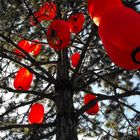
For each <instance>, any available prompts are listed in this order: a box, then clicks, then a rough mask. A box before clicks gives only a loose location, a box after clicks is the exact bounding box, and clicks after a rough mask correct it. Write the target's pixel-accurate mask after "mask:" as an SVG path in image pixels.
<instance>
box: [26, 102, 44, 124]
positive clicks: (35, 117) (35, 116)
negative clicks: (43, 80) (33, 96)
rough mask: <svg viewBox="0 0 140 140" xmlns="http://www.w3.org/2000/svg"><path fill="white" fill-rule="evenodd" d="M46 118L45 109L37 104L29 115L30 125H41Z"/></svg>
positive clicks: (32, 107)
mask: <svg viewBox="0 0 140 140" xmlns="http://www.w3.org/2000/svg"><path fill="white" fill-rule="evenodd" d="M43 118H44V107H43V105H42V104H40V103H35V104H33V105H32V106H31V110H30V112H29V115H28V120H29V122H30V124H34V123H36V124H41V123H42V122H43Z"/></svg>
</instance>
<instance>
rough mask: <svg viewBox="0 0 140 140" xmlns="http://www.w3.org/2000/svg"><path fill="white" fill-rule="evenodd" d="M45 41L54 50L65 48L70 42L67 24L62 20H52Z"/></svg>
mask: <svg viewBox="0 0 140 140" xmlns="http://www.w3.org/2000/svg"><path fill="white" fill-rule="evenodd" d="M46 36H47V40H48V43H49V45H50V46H51V47H52V48H54V49H56V50H62V49H64V48H66V47H67V46H68V44H69V41H70V30H69V25H68V23H67V22H65V21H63V20H54V21H53V22H52V23H51V24H50V26H49V28H48V31H47V34H46Z"/></svg>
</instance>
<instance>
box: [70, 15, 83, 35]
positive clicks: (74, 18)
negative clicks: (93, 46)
mask: <svg viewBox="0 0 140 140" xmlns="http://www.w3.org/2000/svg"><path fill="white" fill-rule="evenodd" d="M68 23H69V26H70V31H71V32H73V33H78V32H80V31H81V30H82V26H83V24H84V14H83V13H76V14H74V15H71V16H70V17H69V19H68Z"/></svg>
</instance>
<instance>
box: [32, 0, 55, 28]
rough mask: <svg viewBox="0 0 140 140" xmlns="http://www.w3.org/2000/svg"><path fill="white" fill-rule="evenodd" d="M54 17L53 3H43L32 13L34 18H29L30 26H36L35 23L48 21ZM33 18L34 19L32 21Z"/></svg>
mask: <svg viewBox="0 0 140 140" xmlns="http://www.w3.org/2000/svg"><path fill="white" fill-rule="evenodd" d="M55 16H56V5H55V4H54V3H53V2H45V3H44V4H43V6H41V7H40V9H39V10H38V11H37V12H35V13H34V17H33V16H31V17H30V24H31V25H32V26H35V25H36V21H37V22H41V21H45V20H46V21H49V20H52V19H53V18H54V17H55ZM34 18H35V19H34Z"/></svg>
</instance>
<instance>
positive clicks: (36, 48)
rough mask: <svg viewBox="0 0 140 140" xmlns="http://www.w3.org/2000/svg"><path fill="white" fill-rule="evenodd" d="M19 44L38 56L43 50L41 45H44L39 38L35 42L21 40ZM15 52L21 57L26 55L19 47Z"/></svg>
mask: <svg viewBox="0 0 140 140" xmlns="http://www.w3.org/2000/svg"><path fill="white" fill-rule="evenodd" d="M18 46H19V47H20V48H22V49H23V50H24V51H26V52H27V53H31V54H32V55H33V56H37V55H38V54H39V53H40V51H41V47H42V45H41V44H40V43H39V41H38V40H35V41H33V42H31V43H30V42H29V41H27V40H20V41H19V42H18ZM15 53H16V54H18V55H20V56H21V57H24V56H25V55H24V54H23V53H22V52H21V51H20V50H18V49H16V50H15Z"/></svg>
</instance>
